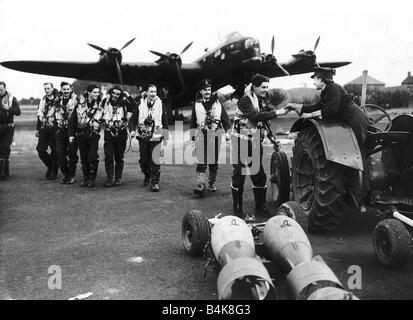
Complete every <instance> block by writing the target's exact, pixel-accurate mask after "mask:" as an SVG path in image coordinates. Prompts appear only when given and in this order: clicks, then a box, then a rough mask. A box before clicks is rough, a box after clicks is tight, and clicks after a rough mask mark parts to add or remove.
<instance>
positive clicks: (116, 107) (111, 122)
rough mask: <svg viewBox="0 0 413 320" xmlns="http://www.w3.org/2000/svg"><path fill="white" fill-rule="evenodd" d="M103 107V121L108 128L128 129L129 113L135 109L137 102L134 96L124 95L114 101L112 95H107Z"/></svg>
mask: <svg viewBox="0 0 413 320" xmlns="http://www.w3.org/2000/svg"><path fill="white" fill-rule="evenodd" d="M101 107H102V109H103V116H102V123H103V124H104V126H105V128H106V129H114V128H124V129H126V127H127V125H128V119H127V114H128V112H132V113H133V112H134V111H135V109H136V102H135V100H134V99H133V98H132V97H126V96H123V95H122V96H121V97H120V98H119V99H118V100H117V101H116V103H112V101H111V100H110V97H106V98H105V99H103V101H102V103H101Z"/></svg>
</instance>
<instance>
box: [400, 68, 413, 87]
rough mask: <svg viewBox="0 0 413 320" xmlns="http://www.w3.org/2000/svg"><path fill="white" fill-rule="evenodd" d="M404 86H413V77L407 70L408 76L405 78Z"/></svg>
mask: <svg viewBox="0 0 413 320" xmlns="http://www.w3.org/2000/svg"><path fill="white" fill-rule="evenodd" d="M402 86H407V87H413V77H412V74H411V72H410V71H409V72H407V78H406V79H404V80H403V82H402Z"/></svg>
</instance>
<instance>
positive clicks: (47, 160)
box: [36, 90, 59, 179]
mask: <svg viewBox="0 0 413 320" xmlns="http://www.w3.org/2000/svg"><path fill="white" fill-rule="evenodd" d="M58 105H59V95H58V92H57V90H54V92H53V96H52V98H49V97H47V96H44V97H43V98H42V100H40V103H39V107H38V111H37V125H36V130H37V132H38V135H39V140H38V143H37V147H36V150H37V153H38V154H39V158H40V160H42V162H43V163H44V165H45V166H46V167H47V172H46V178H47V179H56V177H57V171H58V169H59V167H58V163H57V152H56V121H55V111H56V107H57V106H58ZM48 148H50V153H49V152H48Z"/></svg>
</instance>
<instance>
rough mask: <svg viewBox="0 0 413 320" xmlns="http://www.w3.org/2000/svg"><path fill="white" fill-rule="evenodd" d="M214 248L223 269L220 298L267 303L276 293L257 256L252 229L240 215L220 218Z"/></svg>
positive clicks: (213, 234) (215, 226)
mask: <svg viewBox="0 0 413 320" xmlns="http://www.w3.org/2000/svg"><path fill="white" fill-rule="evenodd" d="M211 248H212V252H213V254H214V257H215V259H216V261H217V262H218V264H219V265H220V266H221V267H222V270H221V271H220V273H219V275H218V280H217V287H218V298H219V299H224V300H226V299H235V298H240V296H243V297H245V294H248V297H249V298H253V299H257V300H263V299H265V298H266V297H267V296H268V295H269V294H270V292H271V291H273V292H275V288H274V285H273V283H272V281H271V278H270V275H269V274H268V271H267V269H266V268H265V266H264V264H263V262H262V261H261V259H260V258H259V257H258V256H257V255H256V253H255V244H254V238H253V236H252V233H251V230H250V228H249V226H248V225H247V224H246V223H245V221H244V220H242V219H240V218H238V217H236V216H226V217H223V218H221V219H217V220H216V223H215V224H214V226H213V228H212V230H211Z"/></svg>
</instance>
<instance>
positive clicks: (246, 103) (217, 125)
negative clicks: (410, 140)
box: [0, 68, 368, 220]
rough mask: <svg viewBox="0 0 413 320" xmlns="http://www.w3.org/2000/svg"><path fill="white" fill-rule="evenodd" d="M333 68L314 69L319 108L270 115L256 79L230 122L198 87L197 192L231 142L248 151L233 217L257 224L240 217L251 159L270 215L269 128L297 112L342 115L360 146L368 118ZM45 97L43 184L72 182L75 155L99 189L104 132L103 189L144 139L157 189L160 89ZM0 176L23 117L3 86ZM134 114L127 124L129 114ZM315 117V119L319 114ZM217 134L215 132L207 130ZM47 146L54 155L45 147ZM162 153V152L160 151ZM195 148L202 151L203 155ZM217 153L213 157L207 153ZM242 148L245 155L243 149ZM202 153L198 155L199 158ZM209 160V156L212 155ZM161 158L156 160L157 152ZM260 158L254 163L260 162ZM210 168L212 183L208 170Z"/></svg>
mask: <svg viewBox="0 0 413 320" xmlns="http://www.w3.org/2000/svg"><path fill="white" fill-rule="evenodd" d="M334 74H335V70H334V69H329V68H316V69H315V72H314V75H313V76H312V78H314V84H315V85H316V88H317V89H320V90H321V101H320V102H318V103H317V104H314V105H304V106H303V105H299V104H294V103H289V104H287V105H286V106H284V107H282V108H280V109H278V110H273V109H272V108H271V107H270V106H269V101H268V88H269V78H267V77H265V76H263V75H260V74H256V75H254V76H253V77H252V78H251V83H250V85H248V86H247V87H246V89H245V91H244V95H243V96H242V97H241V99H240V100H239V101H238V104H237V109H236V112H235V117H234V119H233V121H232V123H231V121H230V119H229V116H228V114H227V111H226V109H225V107H224V106H223V105H222V104H221V103H220V101H219V100H218V99H217V95H216V94H213V93H212V87H213V84H212V82H211V80H209V79H204V80H202V81H201V82H200V83H199V84H198V85H197V94H196V97H195V102H194V104H193V105H192V116H191V122H190V128H191V129H194V130H191V132H193V136H192V139H191V140H192V141H194V143H195V145H196V149H197V166H196V172H197V181H196V186H195V188H194V190H193V191H194V193H195V194H197V195H201V196H202V195H203V193H204V192H205V191H206V190H209V191H211V192H215V191H216V190H217V187H216V179H217V174H218V157H219V150H220V145H221V140H222V139H221V138H222V137H223V136H225V137H226V139H227V140H231V146H239V145H241V144H242V143H246V145H247V150H248V152H247V154H246V155H242V154H241V153H242V152H240V149H241V148H232V153H234V152H235V153H237V156H236V157H235V159H236V161H235V162H233V163H232V165H233V175H232V183H231V192H232V199H233V212H234V214H236V215H238V216H240V217H243V218H245V219H250V220H254V214H252V213H250V214H246V215H244V212H243V191H244V182H245V177H246V175H248V174H246V172H248V170H245V169H246V168H247V167H250V166H251V163H248V161H245V159H246V158H248V159H250V158H249V155H251V154H255V155H257V156H258V161H259V163H258V170H255V172H253V173H251V174H249V175H250V178H251V181H252V184H253V193H254V200H255V211H254V213H255V214H258V215H262V216H270V213H269V211H268V209H267V208H266V206H265V202H266V193H267V187H266V182H267V175H266V173H265V170H264V168H263V165H262V158H263V146H262V142H263V140H264V135H265V128H264V125H263V124H264V123H265V122H267V121H269V120H273V119H275V118H277V117H278V116H281V115H285V114H287V113H288V112H290V111H295V112H296V113H297V114H298V115H299V116H301V117H309V116H313V115H314V112H316V113H319V115H322V116H323V118H324V117H325V118H329V117H330V118H331V117H337V118H341V119H342V120H344V121H345V122H346V123H348V124H349V125H350V126H351V127H352V129H353V131H354V132H355V134H356V136H357V139H358V140H359V143H361V144H362V143H363V142H364V139H365V134H366V132H367V124H368V118H367V117H366V115H365V114H364V113H363V112H362V111H361V109H360V108H354V106H353V105H352V102H351V101H350V100H349V95H348V94H347V93H346V92H345V90H344V89H343V88H342V87H341V86H339V85H337V84H334V82H333V80H332V78H333V75H334ZM44 90H45V96H44V97H43V98H42V99H41V101H40V104H39V107H38V113H37V126H36V136H37V137H38V145H37V148H36V149H37V152H38V154H39V158H40V159H41V160H42V162H43V163H44V165H45V166H46V168H47V170H46V179H49V180H55V179H57V174H58V169H59V168H60V171H61V172H62V174H63V178H62V180H61V183H62V184H73V183H74V182H75V174H76V165H77V162H78V155H77V154H78V150H79V154H80V163H81V168H82V172H83V180H82V181H81V182H80V186H83V187H89V188H92V187H94V186H95V181H96V176H97V172H98V164H99V160H98V159H99V155H98V146H99V140H100V131H101V130H104V155H105V159H104V161H105V170H106V181H105V187H112V186H119V185H121V184H122V172H123V168H124V153H125V150H126V144H127V139H128V130H129V133H130V135H131V137H136V138H137V139H138V140H139V152H140V160H139V163H140V167H141V170H142V173H143V175H144V179H143V184H144V186H150V187H149V190H151V191H153V192H157V191H159V179H160V163H159V158H158V159H157V152H154V150H156V148H157V146H158V145H159V144H161V143H163V144H166V143H167V141H168V122H167V117H166V112H165V111H166V110H165V107H164V105H163V103H162V100H161V99H160V98H159V96H158V95H157V87H156V85H153V84H151V85H149V86H148V87H147V91H146V94H144V95H143V96H142V97H139V99H135V98H133V97H132V96H131V95H130V94H128V92H127V91H125V90H123V88H122V87H121V86H120V85H114V86H113V87H112V88H110V90H109V91H108V94H107V96H106V97H104V98H103V99H101V92H100V88H99V87H98V86H97V85H93V84H92V85H89V86H88V87H87V90H86V92H85V93H84V94H83V95H81V96H80V97H77V96H76V95H75V94H74V93H73V92H72V89H71V85H70V84H69V83H67V82H62V83H61V85H60V91H58V90H57V89H55V88H54V87H53V84H51V83H45V84H44ZM0 99H1V106H0V177H1V178H2V179H5V178H6V177H7V175H8V174H9V172H8V171H9V169H8V166H9V160H8V159H9V155H10V144H11V141H12V139H13V130H14V122H13V116H14V115H19V114H20V109H19V106H18V103H17V100H16V98H14V97H13V96H12V95H11V94H10V93H9V92H7V90H6V85H5V84H4V83H3V82H0ZM128 112H130V113H131V114H132V115H131V117H130V119H129V120H128V119H127V114H128ZM317 115H318V114H317ZM211 132H213V134H212V135H210V134H209V133H211ZM49 148H50V150H51V151H50V152H48V149H49ZM158 149H159V148H158ZM198 150H202V151H203V152H201V153H199V152H198ZM207 150H209V151H210V150H213V151H214V152H212V153H211V152H206V151H207ZM241 151H242V150H241ZM199 155H200V156H199ZM211 155H212V156H211ZM158 156H159V155H158ZM256 159H257V158H256ZM207 168H208V179H207V176H206V170H207Z"/></svg>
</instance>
